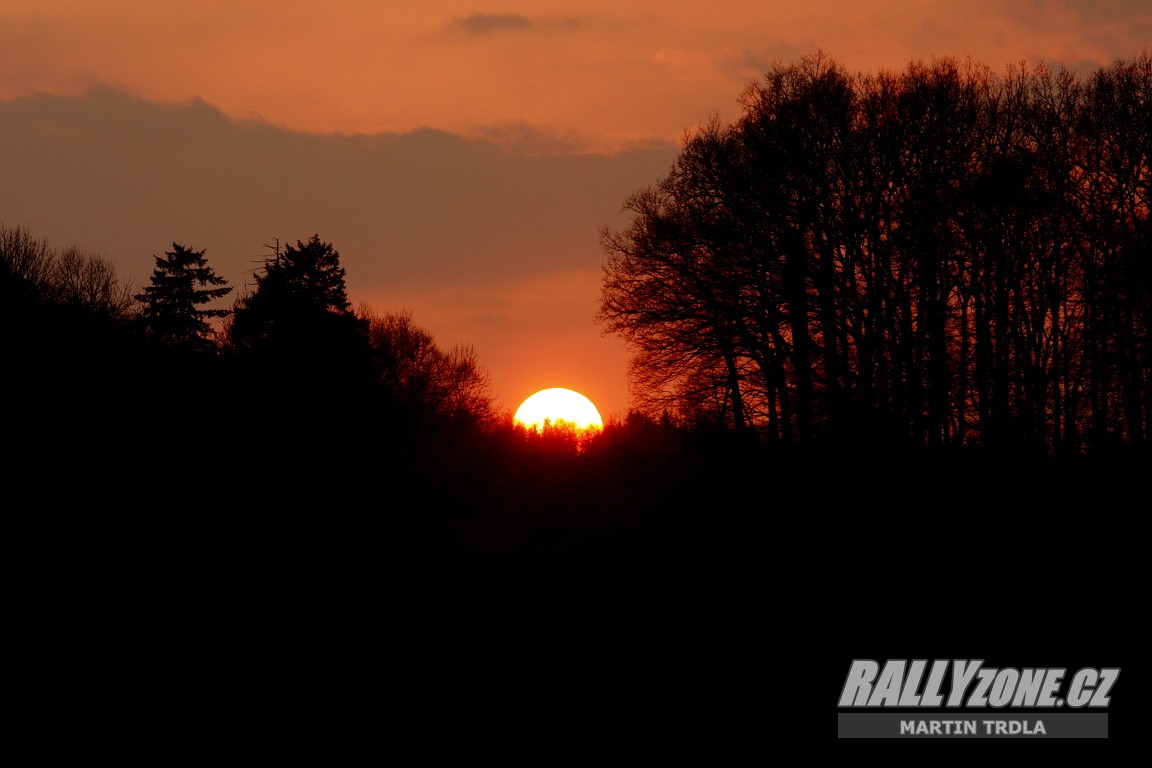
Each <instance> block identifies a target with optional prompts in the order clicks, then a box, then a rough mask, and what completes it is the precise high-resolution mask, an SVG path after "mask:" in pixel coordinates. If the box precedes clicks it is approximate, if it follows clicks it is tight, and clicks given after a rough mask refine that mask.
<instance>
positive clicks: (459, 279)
mask: <svg viewBox="0 0 1152 768" xmlns="http://www.w3.org/2000/svg"><path fill="white" fill-rule="evenodd" d="M510 135H513V136H515V137H516V138H515V141H516V142H519V143H520V144H521V145H522V146H524V145H532V146H537V147H538V148H542V149H547V150H548V152H546V153H541V154H534V155H532V156H526V155H525V154H514V153H512V152H510V151H508V147H507V146H504V145H503V144H502V145H498V144H496V143H494V142H493V141H490V140H480V139H468V138H465V137H462V136H460V135H457V134H452V133H447V132H444V131H437V130H432V129H423V130H418V131H413V132H408V133H376V134H364V135H355V136H349V135H339V134H309V133H301V132H296V131H290V130H286V129H282V128H277V127H274V126H271V125H268V124H267V123H261V122H258V121H237V120H233V119H230V118H228V117H227V116H225V115H224V114H223V113H221V112H220V111H219V110H218V109H217V108H215V107H214V106H212V105H211V104H209V103H207V102H205V101H203V100H191V101H187V102H185V103H182V104H157V103H153V102H148V101H145V100H143V99H140V98H137V97H134V96H131V95H129V94H127V93H125V92H123V91H120V90H116V89H112V88H99V89H95V90H93V91H90V92H89V93H87V94H86V95H85V96H83V97H61V96H43V95H42V96H35V97H29V98H22V99H16V100H13V101H7V102H5V101H0V136H3V137H4V141H0V168H3V169H4V172H3V173H0V224H3V225H5V226H26V227H28V228H29V229H30V230H31V231H32V233H33V234H35V235H36V236H37V237H43V238H47V239H48V240H49V242H50V243H51V244H52V245H55V246H68V245H72V244H75V245H78V246H80V247H81V248H83V249H85V250H87V251H90V252H95V253H100V254H103V255H104V256H106V257H108V258H109V259H111V260H112V261H113V262H114V263H115V264H116V268H117V274H118V275H119V276H121V277H122V278H124V279H126V280H127V281H129V282H131V283H132V284H134V285H135V286H136V287H139V286H140V285H141V284H143V283H144V282H146V281H147V279H148V275H149V274H150V273H151V270H152V268H153V266H154V262H153V260H152V256H153V255H154V254H159V253H161V252H162V251H163V250H164V249H165V248H166V247H169V246H170V245H171V243H172V242H173V241H178V242H183V243H185V244H186V245H188V246H190V247H193V248H196V249H201V248H203V249H206V250H207V255H208V258H209V260H210V262H211V263H212V265H213V267H214V268H215V270H216V272H217V273H218V274H220V275H222V276H223V277H225V278H226V279H227V280H228V281H229V283H230V284H231V285H233V286H234V287H236V288H237V289H242V287H243V286H245V285H246V284H249V283H251V282H252V271H253V270H254V269H255V268H256V267H257V266H258V264H259V261H260V260H261V259H263V258H265V257H266V256H267V251H266V250H265V248H264V245H265V244H267V243H269V242H271V241H272V240H273V239H274V238H279V239H280V240H281V241H286V240H290V241H294V240H296V239H305V238H307V237H309V236H311V235H312V234H313V233H316V234H319V235H320V237H322V238H323V239H325V240H328V241H330V242H332V243H333V245H335V246H336V248H337V249H338V250H339V251H340V253H341V256H342V261H343V264H344V266H345V268H346V269H347V270H348V289H349V293H350V296H351V298H352V300H353V302H358V301H361V300H368V299H370V298H372V297H376V296H382V297H389V296H394V297H397V298H399V299H403V300H404V302H405V304H407V306H397V305H388V304H383V305H377V306H376V308H377V309H378V310H380V311H386V310H390V309H401V308H407V309H411V310H412V311H413V312H414V314H415V317H416V319H417V322H419V323H420V324H421V325H422V326H424V327H427V328H428V330H429V331H431V332H432V333H433V334H434V335H435V336H436V337H437V339H438V340H442V341H443V342H445V343H446V344H448V345H451V344H455V343H461V342H475V343H476V345H477V352H478V353H479V354H480V355H481V356H482V360H483V362H484V363H485V364H486V365H488V366H489V367H490V369H491V371H492V374H493V379H494V381H496V382H498V383H499V386H500V388H501V391H500V396H501V398H504V399H507V400H509V401H510V400H511V399H514V397H516V396H517V393H518V392H519V390H520V389H521V388H522V387H524V386H528V383H525V382H526V379H523V375H526V374H523V371H521V370H520V369H521V368H535V369H538V370H543V371H545V372H551V375H555V376H557V377H561V375H562V374H563V375H564V376H574V375H575V374H574V373H572V372H571V371H577V372H579V371H588V372H595V373H596V376H598V377H601V379H603V380H602V381H600V380H599V379H598V381H599V383H583V382H582V383H581V386H585V387H588V388H589V389H590V390H591V391H593V392H596V391H605V392H607V393H609V394H605V395H603V396H601V397H602V398H603V399H605V400H606V402H605V405H606V406H607V407H608V409H609V410H610V411H611V410H616V409H618V408H621V407H623V391H624V386H623V376H624V369H625V366H624V363H623V362H622V360H623V358H622V352H621V351H620V347H619V344H618V343H617V342H616V341H615V340H612V339H602V338H601V337H600V332H599V330H598V329H597V328H596V327H595V326H594V323H593V317H594V315H595V312H596V310H597V303H596V301H597V295H598V293H597V289H598V279H599V267H600V263H601V261H602V258H603V252H602V250H601V248H600V243H599V233H600V229H601V227H603V226H611V227H614V228H619V227H621V226H623V225H624V224H625V217H624V216H623V215H622V214H621V206H622V204H623V202H624V200H625V198H626V197H627V196H628V195H629V194H631V193H632V192H634V191H636V190H637V189H639V188H640V187H642V186H646V185H649V184H653V183H655V182H656V181H658V180H659V178H661V177H662V176H663V175H664V174H665V173H667V170H668V168H669V167H670V166H671V163H672V161H673V160H674V158H675V154H676V147H675V146H671V145H662V146H659V147H650V148H645V149H639V148H637V149H632V150H629V151H622V152H619V153H617V154H611V155H607V154H586V153H580V154H569V153H564V152H563V151H562V149H563V146H562V145H563V143H564V142H563V141H562V140H561V141H559V142H557V141H555V140H553V139H550V138H549V134H548V132H547V131H541V130H538V129H534V128H533V127H532V126H531V125H527V124H525V125H522V126H519V127H518V128H517V129H516V130H514V131H512V133H511V134H510ZM494 138H495V135H494ZM569 144H570V148H571V147H574V146H575V144H572V142H569ZM409 300H411V303H410V304H409V303H408V302H409ZM425 301H428V302H433V301H436V302H439V301H443V305H439V304H438V305H436V306H432V305H431V304H426V303H424V302H425ZM553 358H554V359H553ZM606 360H607V361H610V362H609V363H605V361H606ZM612 392H618V393H620V394H618V395H616V396H613V395H612V394H610V393H612ZM589 394H591V392H590V393H589ZM614 397H615V399H613V398H614Z"/></svg>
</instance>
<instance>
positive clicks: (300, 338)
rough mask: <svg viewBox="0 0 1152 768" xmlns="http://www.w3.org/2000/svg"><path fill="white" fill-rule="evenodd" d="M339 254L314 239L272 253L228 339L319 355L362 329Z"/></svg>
mask: <svg viewBox="0 0 1152 768" xmlns="http://www.w3.org/2000/svg"><path fill="white" fill-rule="evenodd" d="M344 277H345V272H344V268H343V267H342V266H341V265H340V252H339V251H337V250H336V249H335V248H334V247H333V246H332V244H331V243H326V242H324V241H322V240H321V239H320V237H319V235H313V236H312V237H311V239H309V240H308V242H306V243H305V242H302V241H299V240H298V241H296V245H295V246H293V245H285V246H281V245H280V244H279V243H277V244H276V246H275V248H274V254H273V256H272V257H271V258H269V259H267V260H265V262H264V268H263V270H262V271H260V272H258V273H257V274H256V287H255V291H254V292H252V293H251V294H249V295H247V296H244V297H242V298H240V299H239V300H238V301H237V303H236V307H235V315H234V317H233V320H232V325H231V329H230V335H231V338H232V341H233V343H234V344H236V345H237V346H239V347H242V348H246V349H249V350H253V351H257V352H264V351H267V352H273V353H275V352H277V351H285V350H286V349H288V348H293V349H296V350H300V349H303V348H308V349H310V350H311V351H313V352H319V351H321V350H322V349H323V348H324V347H325V346H327V345H328V344H330V343H331V342H332V341H333V340H334V339H338V338H340V337H347V336H349V335H350V334H351V335H354V334H355V331H356V329H357V328H358V327H359V326H358V323H357V321H356V317H355V315H354V314H353V312H352V308H351V305H350V304H349V302H348V292H347V289H346V288H345V285H344Z"/></svg>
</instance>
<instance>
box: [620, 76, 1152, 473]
mask: <svg viewBox="0 0 1152 768" xmlns="http://www.w3.org/2000/svg"><path fill="white" fill-rule="evenodd" d="M1150 88H1152V56H1150V55H1148V54H1145V55H1143V56H1141V57H1140V58H1138V59H1137V60H1135V61H1130V62H1124V61H1120V62H1116V63H1115V64H1113V65H1112V66H1111V67H1108V68H1106V69H1104V70H1101V71H1099V72H1097V73H1096V74H1094V75H1093V76H1092V77H1090V78H1089V79H1088V80H1087V81H1086V82H1078V81H1077V80H1076V78H1075V76H1073V75H1072V74H1070V73H1068V72H1066V71H1063V70H1057V71H1053V70H1050V69H1047V68H1045V67H1038V68H1036V69H1035V70H1027V69H1025V68H1024V67H1018V68H1013V69H1010V70H1009V71H1008V72H1007V74H1006V75H1004V76H1003V77H996V76H994V75H992V74H991V72H990V71H989V70H988V69H987V68H985V67H981V66H977V65H975V64H972V63H971V62H967V63H960V62H957V61H955V60H953V59H941V60H938V61H933V62H931V63H924V62H913V63H912V64H910V65H909V66H908V68H907V69H906V70H905V71H904V72H902V73H892V72H881V73H877V74H871V75H868V74H860V75H856V76H849V75H848V74H847V73H846V72H845V71H844V70H843V69H842V68H840V67H838V66H837V65H836V64H834V63H833V62H831V61H830V60H829V59H828V58H827V57H825V56H823V55H822V54H817V55H815V56H811V57H807V58H805V59H803V60H801V61H800V62H798V63H796V64H791V65H778V66H777V67H775V68H774V69H773V70H771V71H770V72H768V73H767V74H766V75H765V77H764V79H763V81H762V82H759V83H757V84H755V85H754V86H752V87H750V88H749V89H748V90H747V91H746V92H745V93H744V94H743V96H742V98H741V104H742V106H743V108H744V113H743V115H742V116H741V117H740V118H739V119H738V120H737V121H735V122H734V123H732V124H731V125H722V124H719V123H718V122H713V123H711V124H709V125H706V126H704V127H703V128H701V129H700V130H698V131H697V132H696V133H695V134H693V135H691V136H689V137H688V138H687V139H686V140H685V143H684V146H683V149H682V151H681V154H680V156H679V157H678V158H677V160H676V163H675V165H674V166H673V168H672V169H671V171H670V172H669V174H668V175H667V176H666V177H665V178H663V179H662V180H660V182H659V183H658V184H657V185H655V186H653V187H650V188H647V189H644V190H641V191H640V192H638V193H636V194H634V195H632V196H631V197H629V198H628V200H627V202H626V205H625V207H626V209H627V210H629V211H631V212H632V214H633V219H632V222H631V224H630V226H628V227H626V228H625V229H624V230H622V231H609V230H605V232H604V233H603V238H602V242H603V246H604V249H605V253H606V255H607V260H606V263H605V266H604V271H605V277H604V284H603V296H602V301H601V307H600V320H601V321H602V322H603V323H604V325H605V327H606V329H607V330H608V331H610V332H614V333H619V334H621V335H622V336H624V338H625V339H626V340H627V341H628V342H629V343H630V345H631V346H632V349H633V353H634V354H633V361H632V365H633V370H632V381H633V384H634V386H635V387H636V389H637V390H639V393H640V394H642V397H639V398H637V401H638V404H639V405H640V407H643V408H645V409H646V410H647V412H648V413H649V414H650V415H656V414H658V413H660V412H661V411H663V410H665V409H669V408H672V409H674V410H675V411H676V412H678V413H679V414H680V415H681V416H687V417H688V418H689V420H690V421H697V422H700V421H702V422H708V421H714V422H719V423H724V424H727V425H728V426H729V427H732V428H736V429H744V428H752V429H755V430H757V431H759V432H761V433H763V434H765V435H766V436H767V439H768V440H769V441H771V442H784V443H789V442H799V443H809V442H812V441H813V440H815V439H816V438H817V437H819V436H822V435H827V434H829V433H833V432H837V431H840V430H843V429H845V428H849V427H851V425H853V424H856V425H857V426H858V427H862V426H864V425H869V426H868V427H867V428H868V429H869V430H871V429H875V428H877V426H878V425H881V424H883V425H886V426H885V427H884V429H885V431H886V432H887V433H888V434H891V435H892V436H893V438H894V439H896V438H899V439H902V440H907V441H910V442H911V443H914V444H920V445H926V446H939V447H943V446H960V445H968V444H978V445H982V446H988V447H997V448H1002V449H1005V450H1016V449H1020V448H1023V449H1026V450H1028V451H1029V452H1034V453H1037V454H1039V453H1043V452H1048V453H1051V452H1053V451H1065V450H1071V451H1082V450H1086V449H1090V448H1093V447H1100V446H1103V445H1106V444H1108V443H1110V442H1117V441H1118V442H1139V441H1146V440H1148V439H1149V437H1150V434H1152V433H1150V422H1152V385H1150V377H1149V373H1148V371H1149V369H1150V360H1149V353H1148V350H1149V349H1152V343H1150V335H1149V327H1150V325H1152V324H1150V317H1152V297H1150V294H1149V290H1148V286H1149V279H1148V275H1149V270H1148V266H1147V265H1148V263H1149V260H1148V259H1147V253H1148V233H1149V231H1150V229H1149V192H1148V189H1149V171H1148V157H1149V156H1150V155H1152V146H1150V142H1152V138H1150V134H1149V130H1148V126H1149V125H1150V124H1152V113H1150V112H1149V110H1150V109H1152V107H1150V106H1149V103H1150V102H1149V100H1148V99H1147V98H1145V95H1146V94H1147V93H1148V91H1149V89H1150Z"/></svg>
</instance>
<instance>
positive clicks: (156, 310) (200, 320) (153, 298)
mask: <svg viewBox="0 0 1152 768" xmlns="http://www.w3.org/2000/svg"><path fill="white" fill-rule="evenodd" d="M204 253H205V252H204V251H202V250H201V251H194V250H192V249H191V248H188V247H187V246H184V245H181V244H180V243H172V250H171V251H165V252H164V256H156V257H154V258H155V259H156V268H155V270H153V272H152V277H151V284H150V285H148V286H147V287H146V288H145V289H144V290H143V292H142V293H139V294H137V295H136V297H135V298H136V300H137V301H140V302H142V303H143V304H144V308H143V309H142V310H141V312H140V322H141V324H142V325H143V327H144V330H145V333H147V334H148V335H149V336H152V337H153V338H156V339H159V340H160V341H162V342H163V343H165V344H169V345H172V346H200V345H204V344H207V343H208V342H207V339H208V335H209V334H210V333H211V331H212V327H211V325H209V323H208V318H211V317H224V316H226V315H227V314H228V310H226V309H202V308H201V305H203V304H207V303H208V302H210V301H212V300H214V299H219V298H221V297H223V296H226V295H228V293H230V292H231V291H232V289H231V288H230V287H227V285H226V284H227V281H226V280H225V279H224V278H222V277H220V276H218V275H217V274H216V273H215V272H213V270H212V268H211V267H210V266H208V262H207V259H206V258H205V256H204Z"/></svg>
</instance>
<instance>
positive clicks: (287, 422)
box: [228, 235, 376, 460]
mask: <svg viewBox="0 0 1152 768" xmlns="http://www.w3.org/2000/svg"><path fill="white" fill-rule="evenodd" d="M344 275H345V272H344V268H343V267H342V266H341V264H340V253H339V252H338V251H337V250H336V249H335V248H334V247H333V246H332V244H331V243H327V242H324V241H322V240H321V239H320V238H319V236H318V235H313V236H312V237H311V239H309V240H308V241H307V242H302V241H297V242H296V244H295V245H291V244H289V245H285V246H280V245H279V244H277V245H276V247H275V248H274V253H273V255H272V257H270V258H268V259H267V260H265V261H264V266H263V268H262V269H260V270H258V271H257V273H256V277H255V279H256V285H255V288H254V290H253V291H252V292H251V293H249V294H247V295H245V296H242V297H240V298H239V299H238V300H237V301H236V304H235V308H234V311H233V315H232V318H231V323H230V326H229V328H228V338H229V340H230V342H231V351H232V353H233V355H234V356H235V358H236V359H237V360H238V363H239V365H240V371H241V372H242V374H243V377H244V378H245V380H246V381H247V384H246V385H245V386H247V387H248V388H249V389H250V390H255V391H259V392H261V395H260V399H259V405H258V407H255V408H253V409H251V412H250V415H249V416H248V420H249V422H250V423H251V424H252V425H253V429H254V430H255V431H256V432H259V433H261V434H263V436H264V437H265V438H266V439H272V440H274V441H275V440H277V439H279V438H285V437H291V438H292V439H293V440H295V441H296V442H295V443H293V444H295V445H296V446H298V448H300V450H305V446H307V448H306V450H307V452H310V453H313V454H315V452H316V451H320V450H321V448H322V446H323V445H325V444H328V443H332V442H333V441H338V442H339V443H340V444H348V441H349V439H350V435H351V433H352V432H353V431H355V430H356V429H357V428H358V427H359V426H361V425H362V424H363V421H364V419H365V418H366V409H369V408H371V407H373V406H372V405H371V402H372V401H373V399H374V397H375V395H376V388H375V382H374V378H373V369H372V363H371V356H370V354H369V350H368V342H367V333H366V329H365V327H364V324H363V322H362V321H361V320H360V319H359V318H357V317H356V315H355V314H354V313H353V312H352V310H351V307H350V305H349V301H348V294H347V289H346V288H345V284H344ZM283 445H284V443H282V442H281V444H280V446H278V447H282V446H283ZM274 447H277V446H274ZM335 455H336V454H335V452H333V451H329V456H330V457H332V458H333V459H334V457H335ZM313 459H315V455H314V456H313ZM301 460H303V458H301Z"/></svg>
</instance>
